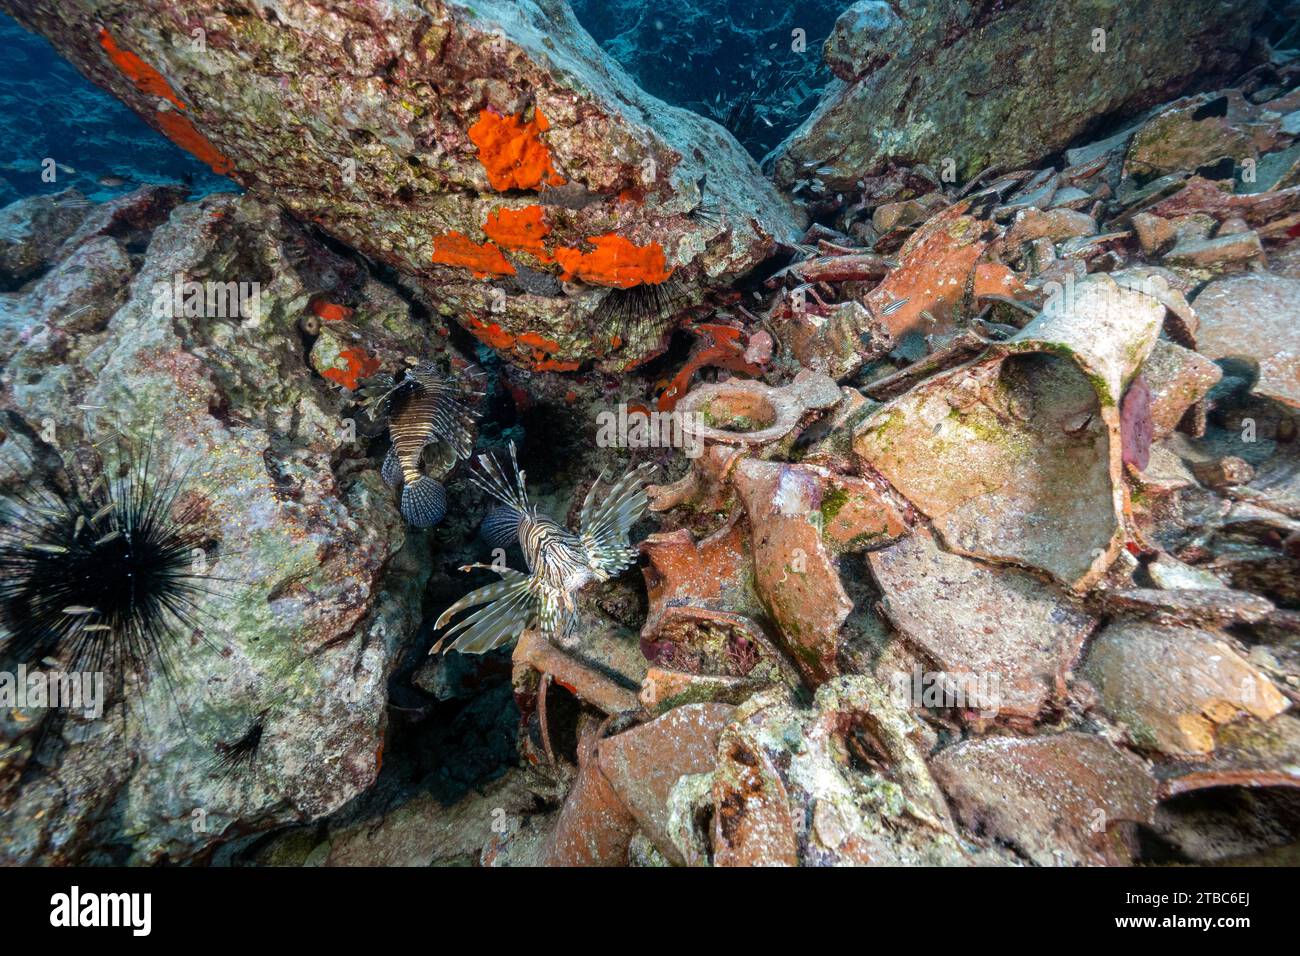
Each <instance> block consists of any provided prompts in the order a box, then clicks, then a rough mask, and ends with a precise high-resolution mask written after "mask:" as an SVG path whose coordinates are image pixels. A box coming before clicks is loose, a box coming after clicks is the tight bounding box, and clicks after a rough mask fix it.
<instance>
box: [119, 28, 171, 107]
mask: <svg viewBox="0 0 1300 956" xmlns="http://www.w3.org/2000/svg"><path fill="white" fill-rule="evenodd" d="M99 45H100V46H102V47H103V48H104V52H105V53H107V54H108V58H109V59H110V60H112V61H113V64H114V65H115V66H116V67H117V68H118V69H119V70H121V71H122V74H123V75H124V76H125V77H127V78H128V79H129V80H130V81H131V82H132V83H134V84H135V88H136V89H137V90H139V91H140V92H141V93H148V94H149V95H150V96H161V97H162V98H163V99H166V100H170V101H171V102H172V103H174V104H175V105H176V107H177V108H178V109H182V110H183V109H186V106H185V104H184V103H182V102H181V100H180V97H178V96H177V95H176V91H175V90H173V89H172V88H171V84H170V83H168V82H167V80H166V79H164V77H163V75H162V74H161V73H159V72H158V71H157V70H155V69H154V68H153V67H152V66H150V65H149V64H148V63H146V62H145V61H144V60H142V59H140V58H139V57H138V56H136V55H135V54H134V53H132V52H131V51H130V50H123V49H122V48H121V47H119V46H118V45H117V41H116V40H114V39H113V37H112V35H111V34H110V33H109V32H108V31H107V30H105V29H104V28H103V27H100V29H99Z"/></svg>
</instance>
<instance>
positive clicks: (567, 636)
mask: <svg viewBox="0 0 1300 956" xmlns="http://www.w3.org/2000/svg"><path fill="white" fill-rule="evenodd" d="M478 460H479V466H480V471H479V473H477V474H475V473H472V472H471V474H470V480H471V481H473V482H474V483H475V484H476V485H478V486H479V487H480V488H482V489H483V490H484V491H485V492H487V493H488V494H489V495H491V496H492V497H493V498H496V499H497V500H498V501H500V502H501V503H502V504H501V507H499V508H497V509H496V510H495V511H493V512H492V513H491V514H489V515H488V517H487V519H486V520H485V521H484V523H483V533H484V537H486V538H487V539H488V541H489V542H490V543H492V544H495V545H502V546H504V545H505V544H508V543H510V542H511V541H512V540H516V539H517V540H518V541H519V545H520V547H521V548H522V549H523V552H524V560H525V561H526V562H527V564H528V573H527V574H523V573H521V572H519V571H515V570H514V569H512V568H507V567H495V566H493V565H484V564H475V565H469V566H467V567H466V568H464V569H463V570H469V569H470V568H474V567H482V568H491V570H493V571H496V572H497V573H498V574H500V575H501V577H502V580H501V581H498V582H497V583H496V584H489V585H487V586H486V587H481V588H479V589H478V590H476V591H471V592H470V593H469V594H467V595H465V596H464V597H463V598H461V599H460V600H459V601H457V602H456V603H455V604H453V605H452V606H451V607H449V608H447V610H445V611H443V612H442V616H441V617H439V618H438V621H437V623H436V624H435V625H434V626H435V627H442V626H443V625H445V624H446V623H447V622H448V621H449V620H451V618H452V617H454V616H455V615H456V614H457V613H459V612H460V611H463V610H466V609H467V608H472V607H479V605H483V607H479V610H477V611H475V612H474V613H473V614H471V615H469V616H468V617H466V618H465V619H464V620H462V621H460V623H458V624H456V626H455V627H452V628H451V629H450V630H448V631H447V633H446V634H445V635H443V637H442V640H440V641H439V642H438V643H437V645H435V646H434V650H435V651H436V650H437V649H438V648H440V647H441V646H442V644H443V642H444V641H446V640H448V639H449V638H453V637H454V638H455V641H454V642H453V643H452V644H451V645H450V646H449V647H448V650H457V651H460V652H462V653H465V654H482V653H483V652H485V651H490V650H492V649H493V648H495V647H500V646H501V645H502V644H506V643H508V642H509V641H512V640H514V639H515V638H517V637H518V636H519V635H520V634H521V633H523V631H524V629H525V628H528V627H537V628H539V629H540V630H541V632H542V634H543V635H544V636H545V637H546V638H547V639H548V640H551V641H553V642H554V643H556V644H559V645H561V646H566V647H567V646H569V645H570V644H572V642H573V631H574V627H575V625H576V624H577V621H578V605H577V596H578V591H579V590H580V589H582V588H583V587H585V586H586V585H588V584H591V583H593V582H595V581H606V580H608V579H610V578H612V577H614V576H615V575H617V574H620V573H621V572H622V571H624V570H626V569H627V568H628V567H630V566H631V564H632V562H634V561H635V560H636V556H637V550H636V548H634V547H632V546H631V545H630V544H629V543H628V533H629V532H630V531H631V529H632V525H634V524H636V521H637V519H638V518H640V517H641V515H642V514H643V513H644V512H645V509H646V504H647V500H646V494H645V490H644V489H643V487H642V485H643V483H644V481H645V479H646V478H647V477H648V476H649V473H650V471H652V470H653V469H654V465H652V464H648V463H647V464H644V465H641V466H640V467H638V468H634V469H632V470H631V471H629V472H627V473H626V474H625V475H623V477H621V478H619V479H618V480H617V481H615V482H614V483H613V484H610V485H604V482H603V478H604V475H603V474H602V475H601V476H600V478H597V479H596V481H595V482H594V483H593V484H592V486H591V490H590V491H588V492H587V497H586V498H585V499H584V500H583V503H582V511H581V513H580V515H579V517H578V530H577V531H576V532H574V531H570V530H569V529H568V528H566V527H564V525H562V524H560V523H559V522H558V521H555V520H554V519H552V518H550V517H548V516H547V515H544V514H542V513H541V512H540V511H538V510H537V508H536V506H534V505H531V504H529V502H528V491H527V489H526V487H525V484H524V473H523V472H522V471H520V470H519V463H518V461H517V459H516V457H515V446H514V444H513V443H511V445H510V464H511V471H512V475H511V476H508V475H507V474H506V473H505V472H504V471H503V469H502V467H501V465H500V464H499V463H498V462H497V460H496V459H495V458H492V457H489V456H488V455H480V456H479V459H478ZM602 486H603V487H602Z"/></svg>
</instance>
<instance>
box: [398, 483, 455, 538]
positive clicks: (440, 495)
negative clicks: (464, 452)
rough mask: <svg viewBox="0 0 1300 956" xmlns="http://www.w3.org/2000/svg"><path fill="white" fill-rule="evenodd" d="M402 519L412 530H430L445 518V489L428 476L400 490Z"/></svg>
mask: <svg viewBox="0 0 1300 956" xmlns="http://www.w3.org/2000/svg"><path fill="white" fill-rule="evenodd" d="M401 507H402V517H403V518H405V519H406V523H407V524H409V525H411V527H413V528H432V527H433V526H434V525H436V524H437V523H438V522H440V521H441V520H442V519H443V518H445V517H446V516H447V489H446V488H444V487H443V486H442V485H441V484H440V483H438V482H436V481H434V480H433V479H432V478H430V477H429V476H428V475H421V476H420V477H419V478H417V479H415V481H413V482H411V483H409V484H407V485H405V486H404V487H403V488H402V506H401Z"/></svg>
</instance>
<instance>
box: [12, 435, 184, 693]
mask: <svg viewBox="0 0 1300 956" xmlns="http://www.w3.org/2000/svg"><path fill="white" fill-rule="evenodd" d="M76 471H77V473H76V474H75V475H74V474H71V469H64V475H63V477H64V478H65V479H66V480H65V481H63V482H60V483H57V484H51V485H48V486H38V487H31V488H28V489H27V490H25V491H23V492H21V493H19V494H18V495H17V496H15V497H12V498H10V499H9V500H8V501H7V502H5V503H4V505H3V506H0V507H3V513H2V514H0V624H3V627H4V630H5V632H6V633H5V638H4V640H3V650H4V652H5V653H6V654H7V655H9V656H10V657H11V658H15V659H17V660H21V661H36V660H41V659H43V658H54V659H58V660H60V661H62V662H63V663H64V664H65V666H67V667H70V668H71V669H73V670H77V671H90V672H95V671H98V672H104V673H107V674H110V675H112V679H113V682H114V683H115V684H120V681H121V679H122V678H123V677H124V676H125V675H126V674H127V673H128V672H129V673H133V674H136V675H139V676H145V675H147V674H148V673H151V672H152V671H154V670H160V671H162V673H163V675H164V676H165V677H167V676H169V668H168V663H169V662H168V657H169V651H170V650H171V648H172V646H173V644H174V642H175V640H176V639H177V638H178V637H179V635H180V634H181V633H182V632H186V631H188V632H191V633H194V632H195V631H196V630H197V625H196V621H195V616H196V613H197V600H198V598H199V597H200V595H201V594H203V593H205V592H207V590H208V587H207V585H206V584H205V582H206V581H207V580H208V573H207V554H206V551H205V550H204V547H203V545H204V536H203V534H202V533H201V528H200V524H199V517H200V515H199V513H198V506H197V504H196V503H195V502H193V501H189V502H182V492H183V488H184V484H185V477H186V476H185V474H183V473H178V472H177V471H176V470H175V469H172V468H169V469H165V470H158V469H157V462H156V461H155V459H154V451H153V449H152V447H150V449H149V450H147V451H145V452H144V453H143V454H142V455H141V456H139V457H136V456H132V455H130V454H129V453H128V452H126V451H124V450H122V449H119V453H118V455H117V461H116V465H115V466H114V467H111V468H110V467H106V466H105V465H104V463H103V462H102V461H101V460H100V459H99V458H98V456H94V463H93V464H90V465H84V466H82V467H79V468H78V469H76Z"/></svg>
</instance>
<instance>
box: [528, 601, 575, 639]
mask: <svg viewBox="0 0 1300 956" xmlns="http://www.w3.org/2000/svg"><path fill="white" fill-rule="evenodd" d="M537 618H538V630H540V631H541V632H542V636H543V637H545V638H546V639H547V640H548V641H550V642H551V643H552V644H558V645H560V646H562V647H563V646H564V645H565V644H567V643H568V640H569V637H570V636H571V635H572V634H573V631H574V628H575V627H577V624H578V611H577V608H575V607H570V606H566V605H565V603H564V602H563V601H562V600H560V599H559V597H558V595H550V596H543V597H542V599H541V600H540V601H539V602H538V608H537Z"/></svg>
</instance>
